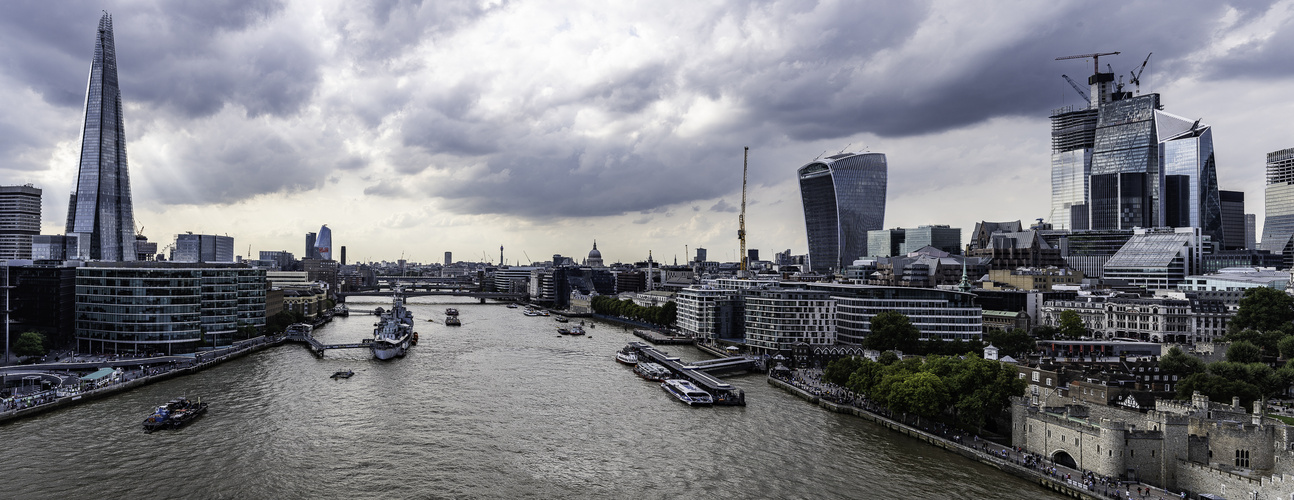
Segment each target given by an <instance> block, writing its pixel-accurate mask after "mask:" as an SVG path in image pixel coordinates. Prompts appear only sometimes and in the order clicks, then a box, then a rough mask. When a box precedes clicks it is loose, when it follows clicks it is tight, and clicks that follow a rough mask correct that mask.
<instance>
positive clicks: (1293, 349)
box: [1276, 335, 1294, 359]
mask: <svg viewBox="0 0 1294 500" xmlns="http://www.w3.org/2000/svg"><path fill="white" fill-rule="evenodd" d="M1276 350H1277V351H1279V352H1280V353H1281V357H1282V358H1285V359H1294V335H1286V336H1284V337H1282V338H1281V339H1280V340H1278V341H1276Z"/></svg>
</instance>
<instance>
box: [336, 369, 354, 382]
mask: <svg viewBox="0 0 1294 500" xmlns="http://www.w3.org/2000/svg"><path fill="white" fill-rule="evenodd" d="M354 376H355V371H354V370H346V371H339V372H337V373H334V374H332V378H333V379H334V380H336V379H339V378H351V377H354Z"/></svg>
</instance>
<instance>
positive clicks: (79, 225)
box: [67, 13, 135, 261]
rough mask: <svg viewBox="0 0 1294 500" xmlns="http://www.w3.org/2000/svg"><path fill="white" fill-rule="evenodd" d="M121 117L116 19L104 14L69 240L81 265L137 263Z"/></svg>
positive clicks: (93, 66) (89, 88) (88, 96)
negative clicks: (90, 262)
mask: <svg viewBox="0 0 1294 500" xmlns="http://www.w3.org/2000/svg"><path fill="white" fill-rule="evenodd" d="M121 115H122V104H121V90H120V88H119V87H118V85H117V51H116V48H115V47H114V45H113V40H112V17H111V16H109V15H108V14H107V13H104V14H103V17H102V18H100V19H99V32H98V36H97V38H95V42H94V60H93V61H92V62H91V63H90V81H89V84H88V85H87V88H86V93H85V123H84V124H83V125H82V131H81V165H80V172H79V174H78V175H77V183H76V192H74V193H72V200H71V203H70V204H69V205H70V207H71V209H72V210H74V212H73V213H69V214H68V218H67V219H68V221H67V235H68V236H73V237H75V238H76V245H77V251H76V256H77V258H79V259H81V260H105V261H124V260H135V217H134V213H133V210H132V208H131V199H130V176H129V175H128V173H127V170H128V169H127V164H126V135H125V131H124V128H123V127H122V116H121Z"/></svg>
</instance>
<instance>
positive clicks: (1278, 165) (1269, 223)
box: [1258, 148, 1294, 260]
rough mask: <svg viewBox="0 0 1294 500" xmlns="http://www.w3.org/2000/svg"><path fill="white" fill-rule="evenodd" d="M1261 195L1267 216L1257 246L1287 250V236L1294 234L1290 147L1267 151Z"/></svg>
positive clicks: (1293, 168) (1293, 173)
mask: <svg viewBox="0 0 1294 500" xmlns="http://www.w3.org/2000/svg"><path fill="white" fill-rule="evenodd" d="M1264 195H1265V196H1264V198H1265V199H1264V204H1265V205H1266V207H1267V218H1266V219H1265V220H1264V221H1263V238H1262V242H1261V243H1259V245H1258V248H1259V249H1261V250H1270V251H1271V252H1273V253H1282V254H1283V253H1287V252H1286V247H1287V246H1289V243H1290V239H1291V238H1290V237H1291V236H1294V148H1290V149H1282V150H1280V151H1272V152H1270V153H1267V188H1266V189H1265V192H1264ZM1287 260H1288V259H1287Z"/></svg>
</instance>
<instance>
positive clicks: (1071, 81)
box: [1060, 75, 1092, 103]
mask: <svg viewBox="0 0 1294 500" xmlns="http://www.w3.org/2000/svg"><path fill="white" fill-rule="evenodd" d="M1060 77H1061V78H1064V79H1065V81H1067V82H1069V86H1070V87H1074V92H1078V95H1081V96H1083V100H1084V101H1087V102H1089V103H1090V102H1092V98H1091V97H1088V96H1087V91H1085V90H1083V87H1080V86H1079V85H1078V84H1077V83H1075V82H1074V79H1073V78H1070V77H1069V75H1060Z"/></svg>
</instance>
